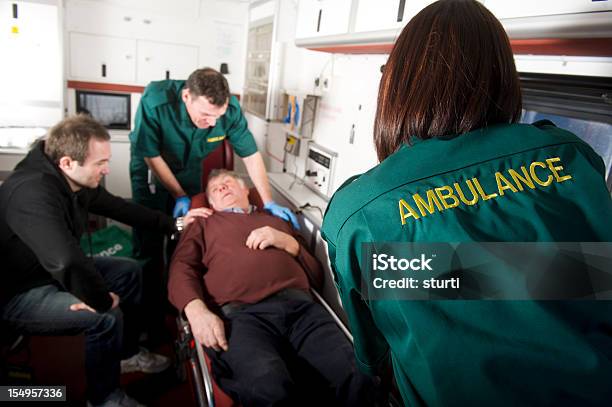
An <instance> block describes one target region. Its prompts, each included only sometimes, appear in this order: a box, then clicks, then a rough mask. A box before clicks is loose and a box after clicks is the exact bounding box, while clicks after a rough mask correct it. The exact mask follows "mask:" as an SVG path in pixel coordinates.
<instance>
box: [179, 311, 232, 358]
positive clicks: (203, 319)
mask: <svg viewBox="0 0 612 407" xmlns="http://www.w3.org/2000/svg"><path fill="white" fill-rule="evenodd" d="M185 315H187V319H188V320H189V324H190V325H191V332H192V333H193V336H194V337H195V338H196V339H197V340H198V341H199V342H200V343H202V344H203V345H204V346H206V347H207V348H212V349H214V350H215V351H220V350H224V351H227V350H228V345H227V339H226V338H225V326H224V325H223V320H222V319H221V318H219V317H218V316H217V315H215V314H214V313H213V312H211V311H210V310H209V309H208V308H206V306H205V305H204V302H203V301H201V300H194V301H192V302H190V303H189V304H187V306H186V307H185Z"/></svg>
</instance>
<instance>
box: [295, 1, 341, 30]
mask: <svg viewBox="0 0 612 407" xmlns="http://www.w3.org/2000/svg"><path fill="white" fill-rule="evenodd" d="M351 4H352V2H351V0H301V1H300V2H299V4H298V19H297V27H296V32H295V37H296V38H309V37H319V36H326V35H337V34H345V33H347V32H348V31H349V22H350V16H351Z"/></svg>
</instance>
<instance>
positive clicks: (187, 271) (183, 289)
mask: <svg viewBox="0 0 612 407" xmlns="http://www.w3.org/2000/svg"><path fill="white" fill-rule="evenodd" d="M205 251H206V247H205V244H204V221H203V220H201V219H196V220H195V221H194V222H193V223H192V224H191V225H189V227H187V229H186V230H185V231H184V232H183V235H182V236H181V240H180V241H179V243H178V245H177V247H176V250H175V251H174V256H173V257H172V262H171V263H170V273H169V277H168V298H169V300H170V302H171V303H172V305H174V306H175V307H176V309H178V310H179V312H183V309H184V308H185V306H186V305H187V304H189V303H190V302H191V301H193V300H195V299H201V300H204V289H203V285H204V282H203V275H204V271H205V269H204V263H203V261H202V259H203V257H204V253H205Z"/></svg>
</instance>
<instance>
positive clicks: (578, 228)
mask: <svg viewBox="0 0 612 407" xmlns="http://www.w3.org/2000/svg"><path fill="white" fill-rule="evenodd" d="M534 163H535V164H534ZM561 167H562V168H561ZM510 169H513V170H514V171H515V173H516V174H518V175H519V176H522V177H523V178H524V179H525V181H521V180H520V179H519V178H516V176H514V177H513V175H512V172H511V171H509V170H510ZM523 169H524V170H523ZM530 170H532V171H533V173H534V174H535V177H531V176H530V175H531V172H530ZM496 173H500V174H501V175H502V177H499V176H497V175H496ZM603 174H604V164H603V162H602V160H601V158H600V157H599V156H597V155H596V154H595V153H594V152H593V150H592V149H591V148H590V147H589V146H588V145H587V144H586V143H584V142H583V141H581V140H580V139H578V138H577V137H576V136H575V135H573V134H571V133H569V132H567V131H564V130H561V129H558V128H556V127H554V125H553V124H552V123H550V122H539V123H536V124H534V125H524V124H513V125H497V126H492V127H489V128H487V129H481V130H476V131H473V132H470V133H467V134H464V135H461V136H458V137H447V138H436V139H430V140H426V141H420V140H419V141H415V142H414V143H413V145H412V146H403V147H402V148H401V149H400V150H399V151H397V152H396V153H394V154H393V155H391V156H389V157H388V158H387V159H386V160H384V161H383V162H382V163H380V164H379V165H378V166H377V167H375V168H373V169H372V170H370V171H368V172H367V173H365V174H363V175H361V176H359V177H358V178H354V179H352V180H349V181H347V182H346V183H345V184H344V185H343V186H342V187H341V188H340V190H338V191H337V192H336V194H335V195H334V196H333V198H332V200H331V202H330V204H329V207H328V209H327V213H326V214H325V218H324V221H323V228H322V231H323V235H324V238H325V240H326V241H327V243H328V245H329V257H330V261H331V265H332V269H333V271H334V273H335V277H336V279H337V281H336V282H337V285H338V289H339V291H340V294H341V298H342V303H343V306H344V308H345V310H346V312H347V314H348V318H349V322H350V327H351V330H352V332H353V335H354V338H355V352H356V357H357V360H358V364H359V365H360V367H361V368H362V370H364V371H366V372H370V373H378V372H379V369H381V368H383V366H385V365H387V363H388V362H389V361H390V362H391V363H392V366H393V371H394V374H395V377H396V380H397V383H398V385H399V387H400V391H401V394H402V397H403V399H404V402H405V403H406V404H407V405H433V406H453V405H456V406H473V405H476V406H481V405H486V406H492V405H495V406H500V405H509V406H511V405H516V406H519V405H520V406H526V405H555V406H557V405H585V404H588V405H603V404H605V403H606V401H605V400H607V402H611V399H612V386H611V383H612V382H611V380H612V302H610V301H598V302H597V301H574V302H570V301H466V300H447V301H391V300H368V299H367V298H364V296H363V295H362V292H361V279H360V276H361V273H362V270H363V268H362V264H361V261H362V260H361V243H362V242H383V241H388V242H391V241H395V242H467V241H483V242H495V241H507V242H512V241H516V242H530V241H561V242H563V241H586V242H592V241H604V242H608V241H612V204H611V201H610V194H609V192H608V191H607V188H606V185H605V181H604V176H603ZM502 178H503V179H502ZM504 179H505V181H506V182H504ZM467 180H470V181H471V182H470V183H468V182H467ZM474 180H476V181H474ZM351 181H352V182H351ZM528 181H529V182H528ZM455 183H457V184H455ZM476 183H478V185H479V187H480V189H478V188H477V187H476V186H475V185H476ZM470 184H471V186H472V189H471V188H470ZM519 184H520V186H521V188H519V187H518V185H519ZM529 184H533V188H532V187H531V186H530V185H529ZM509 185H511V186H509ZM436 188H438V189H436ZM457 188H458V189H460V190H461V192H462V194H461V193H460V192H459V190H458V189H457ZM428 191H433V193H432V192H429V194H430V195H428ZM415 194H419V195H420V196H421V197H422V198H423V201H424V202H421V203H417V202H416V201H415V198H414V195H415ZM451 195H452V196H451ZM428 197H429V198H430V201H429V202H428V199H427V198H428ZM453 197H454V198H453ZM485 198H486V199H485ZM401 200H404V203H405V205H401V204H400V201H401ZM427 204H429V205H427ZM608 405H610V404H608Z"/></svg>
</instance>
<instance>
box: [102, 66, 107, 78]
mask: <svg viewBox="0 0 612 407" xmlns="http://www.w3.org/2000/svg"><path fill="white" fill-rule="evenodd" d="M102 77H103V78H106V64H102Z"/></svg>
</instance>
